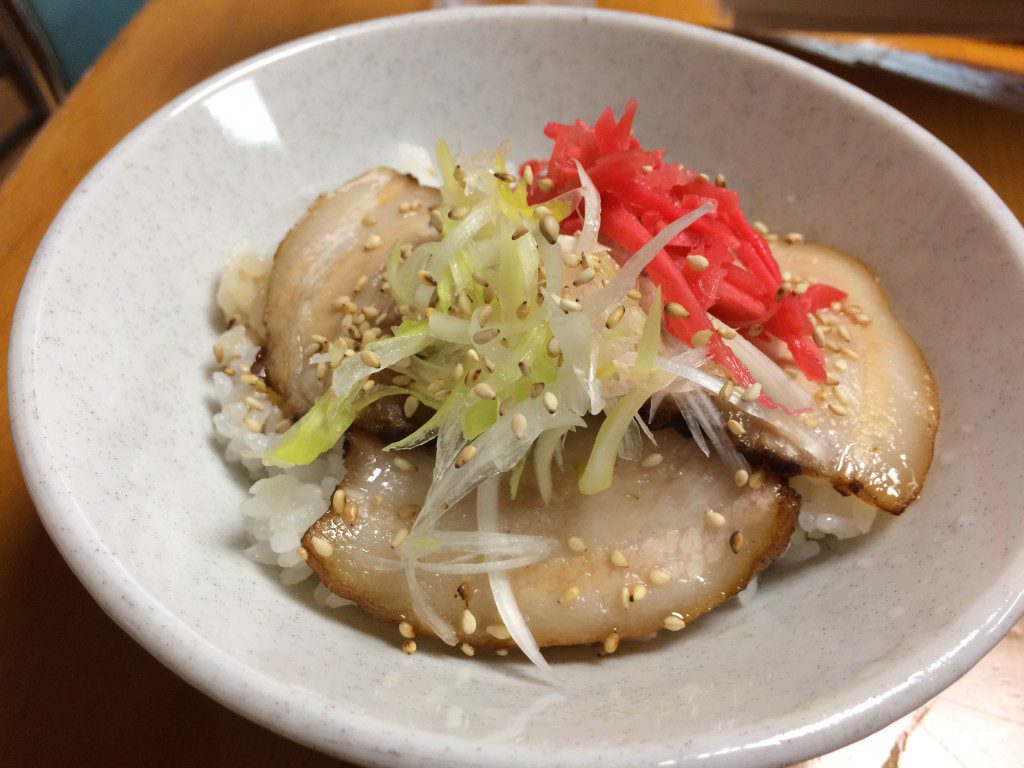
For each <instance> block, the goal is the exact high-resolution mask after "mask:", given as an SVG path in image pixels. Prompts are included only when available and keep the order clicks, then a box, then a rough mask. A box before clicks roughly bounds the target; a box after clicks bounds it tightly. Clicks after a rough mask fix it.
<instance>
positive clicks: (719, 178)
mask: <svg viewBox="0 0 1024 768" xmlns="http://www.w3.org/2000/svg"><path fill="white" fill-rule="evenodd" d="M715 186H716V187H722V188H723V189H724V188H725V176H724V175H723V174H721V173H718V174H715Z"/></svg>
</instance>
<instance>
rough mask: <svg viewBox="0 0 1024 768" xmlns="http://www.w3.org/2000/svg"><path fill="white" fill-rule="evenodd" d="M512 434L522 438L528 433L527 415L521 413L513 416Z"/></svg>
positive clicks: (518, 438) (519, 438)
mask: <svg viewBox="0 0 1024 768" xmlns="http://www.w3.org/2000/svg"><path fill="white" fill-rule="evenodd" d="M512 434H513V435H515V438H516V440H522V439H523V435H525V434H526V417H525V416H524V415H523V414H521V413H517V414H515V415H513V416H512Z"/></svg>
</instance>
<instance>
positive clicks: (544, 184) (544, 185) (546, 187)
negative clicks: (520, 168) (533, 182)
mask: <svg viewBox="0 0 1024 768" xmlns="http://www.w3.org/2000/svg"><path fill="white" fill-rule="evenodd" d="M537 188H538V189H539V190H540V191H541V192H550V191H551V190H552V189H554V188H555V182H554V180H552V179H538V180H537Z"/></svg>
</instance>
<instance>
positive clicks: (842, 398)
mask: <svg viewBox="0 0 1024 768" xmlns="http://www.w3.org/2000/svg"><path fill="white" fill-rule="evenodd" d="M833 394H834V395H835V396H836V400H838V401H839V402H840V403H842V404H843V405H849V404H850V399H851V396H850V390H848V389H847V388H846V387H844V386H843V385H842V384H839V385H837V386H836V388H835V389H834V390H833Z"/></svg>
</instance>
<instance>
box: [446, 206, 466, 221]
mask: <svg viewBox="0 0 1024 768" xmlns="http://www.w3.org/2000/svg"><path fill="white" fill-rule="evenodd" d="M467 216H469V208H467V207H466V206H464V205H457V206H455V207H454V208H452V209H451V210H450V211H449V212H448V218H449V219H451V220H452V221H461V220H462V219H464V218H466V217H467Z"/></svg>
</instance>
